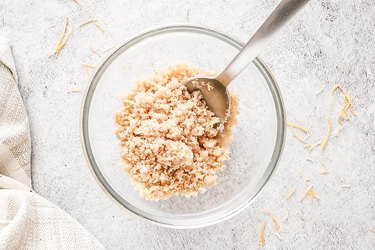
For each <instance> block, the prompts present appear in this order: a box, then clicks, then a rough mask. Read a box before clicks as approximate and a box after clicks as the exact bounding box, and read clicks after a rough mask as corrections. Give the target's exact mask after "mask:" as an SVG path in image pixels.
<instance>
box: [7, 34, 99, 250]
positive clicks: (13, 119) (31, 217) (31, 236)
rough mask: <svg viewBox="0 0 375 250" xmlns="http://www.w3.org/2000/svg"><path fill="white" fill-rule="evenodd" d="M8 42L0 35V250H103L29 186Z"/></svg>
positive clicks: (25, 136)
mask: <svg viewBox="0 0 375 250" xmlns="http://www.w3.org/2000/svg"><path fill="white" fill-rule="evenodd" d="M17 81H18V80H17V74H16V68H15V65H14V61H13V56H12V53H11V49H10V46H9V43H8V42H7V40H6V39H5V38H3V37H0V249H44V250H45V249H104V247H103V246H102V245H101V244H100V243H99V242H98V241H97V240H96V239H95V238H94V237H93V236H92V235H91V234H90V233H89V232H88V231H87V230H86V229H85V228H83V227H82V226H81V225H80V224H79V223H78V222H77V221H75V220H74V219H73V218H72V217H70V216H69V215H68V214H67V213H65V212H64V211H63V210H61V209H60V208H58V207H57V206H56V205H54V204H52V203H51V202H49V201H47V200H46V199H44V198H42V197H41V196H39V195H38V194H36V193H35V192H34V191H33V190H32V189H31V188H32V186H31V170H30V169H31V168H30V155H31V143H30V130H29V124H28V118H27V114H26V110H25V107H24V105H23V102H22V98H21V95H20V92H19V90H18V87H17Z"/></svg>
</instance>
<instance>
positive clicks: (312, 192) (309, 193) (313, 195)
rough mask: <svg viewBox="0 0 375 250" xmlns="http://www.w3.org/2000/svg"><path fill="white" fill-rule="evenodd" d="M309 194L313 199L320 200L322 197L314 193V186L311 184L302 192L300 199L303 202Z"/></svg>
mask: <svg viewBox="0 0 375 250" xmlns="http://www.w3.org/2000/svg"><path fill="white" fill-rule="evenodd" d="M307 195H309V196H310V197H311V199H312V200H314V199H316V200H320V198H319V197H318V196H317V195H316V194H315V193H314V191H313V186H312V185H310V186H309V187H308V188H307V189H306V190H305V192H304V193H303V194H302V196H301V197H300V199H299V201H300V202H302V201H303V200H304V199H305V198H306V196H307Z"/></svg>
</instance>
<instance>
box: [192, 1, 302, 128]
mask: <svg viewBox="0 0 375 250" xmlns="http://www.w3.org/2000/svg"><path fill="white" fill-rule="evenodd" d="M308 2H309V0H282V1H281V3H280V4H279V5H278V6H277V7H276V9H275V10H274V11H273V12H272V14H271V15H270V16H269V17H268V18H267V20H266V21H265V22H264V23H263V24H262V26H260V28H259V29H258V31H257V32H256V33H255V34H254V35H253V36H252V37H251V39H250V40H249V41H248V42H247V44H246V45H245V47H243V49H242V50H241V51H240V52H239V53H238V54H237V56H236V57H235V58H234V59H233V60H232V61H231V62H230V63H229V64H228V66H227V67H226V68H225V69H224V71H223V72H221V73H220V74H219V75H218V76H216V77H204V76H196V77H193V78H190V79H188V80H187V81H186V82H185V86H186V87H187V90H188V91H189V92H190V93H191V92H193V91H196V90H200V91H201V93H202V96H203V98H204V100H205V101H206V104H207V106H208V107H209V108H210V109H211V111H213V112H214V113H215V115H216V116H217V117H218V118H220V122H221V124H223V123H224V122H225V121H226V120H227V118H228V115H229V109H230V99H229V95H228V91H227V87H228V85H229V83H230V82H231V81H232V80H233V79H234V78H236V77H237V76H238V75H239V74H240V73H241V72H242V71H243V70H244V69H245V68H246V67H247V65H249V64H250V63H251V62H252V61H253V60H254V59H255V57H256V56H257V55H258V54H259V53H260V52H261V51H262V50H263V49H264V48H265V47H266V46H267V45H268V44H269V43H270V42H271V41H272V40H273V39H274V38H275V37H276V36H277V35H278V34H279V33H280V31H282V29H283V28H285V27H286V26H287V25H288V24H289V22H290V21H291V19H292V18H293V17H294V16H295V15H296V14H297V12H298V11H300V10H301V9H302V8H303V7H304V6H305V5H306V4H307V3H308Z"/></svg>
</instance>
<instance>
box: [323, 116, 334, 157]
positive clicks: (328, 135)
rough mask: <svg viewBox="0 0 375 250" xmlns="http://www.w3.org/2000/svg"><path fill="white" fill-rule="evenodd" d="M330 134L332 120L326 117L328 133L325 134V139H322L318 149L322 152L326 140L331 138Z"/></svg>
mask: <svg viewBox="0 0 375 250" xmlns="http://www.w3.org/2000/svg"><path fill="white" fill-rule="evenodd" d="M331 133H332V120H331V117H328V132H327V135H326V137H325V138H324V140H323V141H322V143H321V144H320V148H321V149H322V151H323V150H324V149H325V148H326V146H327V142H328V140H329V138H330V136H331Z"/></svg>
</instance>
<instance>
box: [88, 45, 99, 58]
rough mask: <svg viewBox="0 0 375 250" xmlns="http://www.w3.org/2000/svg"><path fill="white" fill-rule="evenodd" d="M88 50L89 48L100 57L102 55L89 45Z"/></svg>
mask: <svg viewBox="0 0 375 250" xmlns="http://www.w3.org/2000/svg"><path fill="white" fill-rule="evenodd" d="M90 50H91V52H92V53H94V54H95V55H97V56H98V57H102V55H100V53H99V51H98V50H97V49H96V48H94V47H90Z"/></svg>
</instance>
